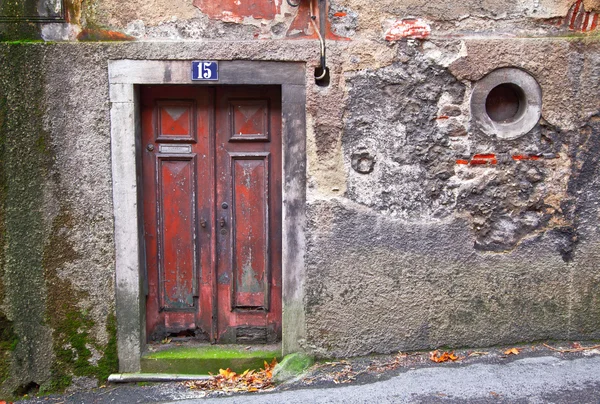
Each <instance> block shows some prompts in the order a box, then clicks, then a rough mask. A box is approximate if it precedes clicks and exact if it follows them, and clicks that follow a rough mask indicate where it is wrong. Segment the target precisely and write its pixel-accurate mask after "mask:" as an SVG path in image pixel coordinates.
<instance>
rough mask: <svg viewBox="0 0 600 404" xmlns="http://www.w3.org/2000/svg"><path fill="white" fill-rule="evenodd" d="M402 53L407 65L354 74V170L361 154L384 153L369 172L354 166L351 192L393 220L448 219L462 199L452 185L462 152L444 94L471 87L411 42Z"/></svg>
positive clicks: (460, 93) (350, 130) (347, 145)
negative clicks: (456, 147)
mask: <svg viewBox="0 0 600 404" xmlns="http://www.w3.org/2000/svg"><path fill="white" fill-rule="evenodd" d="M399 52H400V54H399V59H402V60H405V61H406V63H400V62H396V63H394V64H392V65H391V66H388V67H384V68H381V69H377V70H366V71H361V72H357V73H356V74H354V75H352V76H349V77H348V78H347V85H348V94H349V96H348V106H347V111H346V117H347V118H346V128H345V133H344V139H343V147H344V156H345V159H346V164H347V167H350V166H351V163H352V162H351V156H352V155H353V154H356V153H363V152H369V153H370V154H373V155H377V164H376V165H375V167H374V169H373V172H372V173H370V174H369V175H362V174H360V173H357V172H355V171H354V170H350V171H349V174H348V192H347V193H348V197H349V198H350V199H352V200H353V201H355V202H358V203H361V204H364V205H366V206H369V207H370V208H372V209H375V210H378V211H380V212H382V213H386V214H389V215H391V216H392V217H402V218H406V219H409V218H413V219H417V218H420V217H444V216H447V215H448V214H450V212H451V207H452V206H453V205H454V203H455V196H454V194H453V192H452V191H451V190H449V189H448V188H447V187H446V186H445V182H446V180H447V179H448V178H450V177H451V176H452V175H453V170H454V151H453V150H452V148H451V144H450V140H449V138H448V135H447V133H445V132H444V131H441V130H438V128H437V125H436V122H435V118H436V117H437V113H438V101H439V99H440V98H441V97H442V95H443V94H447V95H448V96H450V97H451V98H452V100H453V101H454V102H456V103H459V104H460V103H462V102H463V99H464V85H463V84H461V83H459V82H458V81H457V80H456V79H455V78H454V77H452V75H450V74H449V73H448V72H447V71H445V70H444V69H442V68H440V67H439V66H436V65H434V64H433V63H431V62H430V61H429V60H427V59H425V58H424V57H423V56H422V54H421V53H420V52H419V51H417V50H416V49H415V47H414V46H412V45H411V44H405V46H403V47H401V50H400V51H399Z"/></svg>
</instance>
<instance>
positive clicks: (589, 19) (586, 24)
mask: <svg viewBox="0 0 600 404" xmlns="http://www.w3.org/2000/svg"><path fill="white" fill-rule="evenodd" d="M546 22H547V23H549V24H552V25H556V26H557V27H561V28H564V29H568V30H570V31H578V32H590V31H594V30H595V29H596V28H598V13H596V12H594V11H585V7H584V5H583V0H577V1H576V2H575V3H574V4H573V5H572V6H571V8H570V9H569V11H568V12H567V15H566V16H564V17H560V18H552V19H550V20H547V21H546Z"/></svg>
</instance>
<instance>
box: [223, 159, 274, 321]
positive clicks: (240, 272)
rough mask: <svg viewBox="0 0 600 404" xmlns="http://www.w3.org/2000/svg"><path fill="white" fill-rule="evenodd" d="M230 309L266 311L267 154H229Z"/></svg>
mask: <svg viewBox="0 0 600 404" xmlns="http://www.w3.org/2000/svg"><path fill="white" fill-rule="evenodd" d="M230 157H231V177H232V178H231V180H232V181H231V184H232V189H231V194H232V204H231V215H232V221H231V231H232V242H233V248H232V257H231V270H232V274H233V276H232V280H233V285H232V288H231V308H232V309H233V310H235V309H246V310H269V290H270V284H271V282H270V271H269V267H270V263H269V258H270V257H269V251H270V248H269V242H270V237H269V174H270V172H269V153H259V154H257V153H254V154H245V153H230Z"/></svg>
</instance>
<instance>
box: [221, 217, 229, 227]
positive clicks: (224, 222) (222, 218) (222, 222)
mask: <svg viewBox="0 0 600 404" xmlns="http://www.w3.org/2000/svg"><path fill="white" fill-rule="evenodd" d="M226 223H227V222H226V221H225V218H224V217H221V220H219V224H220V225H221V227H225V224H226Z"/></svg>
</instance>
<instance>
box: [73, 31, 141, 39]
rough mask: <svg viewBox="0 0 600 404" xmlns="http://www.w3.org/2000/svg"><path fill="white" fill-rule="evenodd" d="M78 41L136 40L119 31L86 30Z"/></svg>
mask: <svg viewBox="0 0 600 404" xmlns="http://www.w3.org/2000/svg"><path fill="white" fill-rule="evenodd" d="M77 40H78V41H134V40H135V38H134V37H132V36H129V35H127V34H124V33H122V32H117V31H108V30H103V29H93V28H85V29H83V30H82V31H81V32H80V33H79V35H77Z"/></svg>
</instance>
